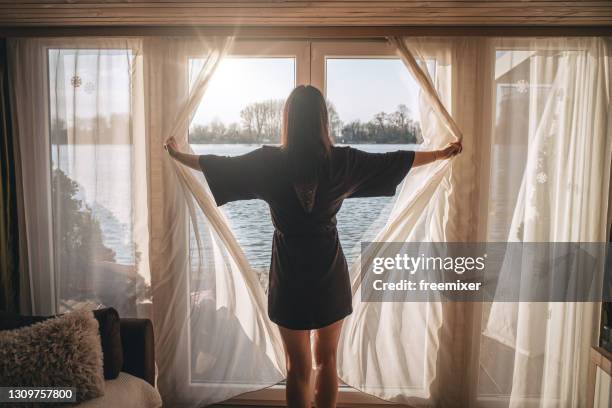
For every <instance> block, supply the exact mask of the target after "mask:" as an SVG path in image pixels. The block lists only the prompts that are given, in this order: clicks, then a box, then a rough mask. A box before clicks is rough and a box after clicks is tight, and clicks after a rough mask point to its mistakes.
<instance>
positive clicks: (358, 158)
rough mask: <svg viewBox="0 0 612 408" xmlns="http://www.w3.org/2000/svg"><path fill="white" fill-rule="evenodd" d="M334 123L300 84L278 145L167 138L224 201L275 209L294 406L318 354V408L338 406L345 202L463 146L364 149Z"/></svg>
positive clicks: (279, 319) (385, 192) (276, 266)
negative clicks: (346, 143) (229, 145)
mask: <svg viewBox="0 0 612 408" xmlns="http://www.w3.org/2000/svg"><path fill="white" fill-rule="evenodd" d="M328 128H329V125H328V115H327V106H326V103H325V99H324V97H323V95H322V94H321V92H320V91H319V90H318V89H316V88H315V87H312V86H298V87H297V88H295V89H294V90H293V91H292V92H291V94H290V95H289V98H288V99H287V101H286V102H285V107H284V112H283V128H282V129H283V130H282V136H281V146H279V147H276V146H263V147H261V148H259V149H256V150H254V151H252V152H250V153H247V154H245V155H242V156H235V157H224V156H216V155H208V154H205V155H200V156H197V155H190V154H186V153H181V152H179V151H177V149H176V143H175V142H174V141H172V140H171V141H170V142H169V143H168V144H167V145H166V147H167V149H168V151H169V153H170V155H171V156H172V157H174V158H175V159H176V160H178V161H180V162H181V163H183V164H185V165H187V166H189V167H191V168H193V169H196V170H201V171H203V172H204V176H205V177H206V180H207V182H208V184H209V186H210V190H211V192H212V194H213V196H214V198H215V201H216V203H217V205H219V206H221V205H223V204H225V203H227V202H230V201H237V200H249V199H261V200H264V201H265V202H266V203H267V204H268V206H269V208H270V213H271V216H272V222H273V224H274V228H275V229H274V237H273V242H272V260H271V265H270V274H269V279H270V281H269V291H268V316H269V317H270V320H272V321H273V322H274V323H276V324H277V325H278V326H279V329H280V333H281V336H282V339H283V345H284V348H285V355H286V365H287V384H286V394H287V405H288V406H289V407H310V395H309V394H310V391H309V390H310V388H309V384H310V376H311V373H312V354H311V353H312V352H314V357H315V358H314V360H315V363H316V371H315V396H314V398H315V403H316V406H317V407H320V408H324V407H334V406H335V404H336V396H337V390H338V380H337V374H336V350H337V346H338V339H339V336H340V330H341V327H342V321H343V319H344V318H345V317H346V316H347V315H349V314H350V313H351V312H352V304H351V288H350V281H349V271H348V266H347V263H346V259H345V257H344V253H343V251H342V246H341V245H340V240H339V239H338V230H337V229H336V214H337V213H338V211H339V210H340V207H341V206H342V202H343V201H344V200H345V199H347V198H353V197H376V196H393V195H394V194H395V190H396V187H397V185H398V184H399V183H400V182H401V181H402V180H403V179H404V177H405V176H406V174H407V173H408V171H409V170H410V168H411V167H413V166H419V165H423V164H426V163H430V162H432V161H435V160H437V159H443V158H448V157H451V156H453V155H455V154H457V153H459V152H460V151H461V145H460V144H457V143H455V144H451V145H449V146H448V147H447V148H445V149H444V150H440V151H431V152H413V151H404V150H400V151H396V152H391V153H366V152H363V151H361V150H358V149H354V148H351V147H339V146H334V145H333V144H332V142H331V139H330V137H329V131H328ZM311 330H312V331H314V336H313V340H314V344H312V346H313V347H311V336H310V331H311Z"/></svg>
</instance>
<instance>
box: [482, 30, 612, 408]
mask: <svg viewBox="0 0 612 408" xmlns="http://www.w3.org/2000/svg"><path fill="white" fill-rule="evenodd" d="M495 43H496V49H497V53H498V56H499V57H498V58H497V63H496V67H495V68H496V81H495V85H496V91H497V106H496V108H497V122H496V127H495V133H494V140H493V143H492V150H491V151H492V154H493V158H492V162H495V163H499V164H493V165H492V172H491V175H492V176H491V177H492V184H491V185H492V191H491V195H490V200H491V203H492V205H493V208H494V211H493V212H491V213H490V216H489V218H490V225H489V233H488V235H489V239H491V240H508V241H519V242H606V241H607V232H608V231H609V229H608V228H609V219H608V205H609V203H608V199H609V189H610V162H611V159H612V156H611V148H612V122H611V118H612V116H611V113H612V105H611V104H610V90H611V89H610V80H611V74H610V62H611V59H610V58H611V52H610V50H611V48H610V40H609V39H605V38H573V39H531V38H529V39H498V40H496V42H495ZM509 162H511V163H512V164H511V165H512V166H513V168H514V169H516V170H515V171H513V172H512V173H508V172H507V171H505V172H504V169H503V167H504V166H509V165H510V164H509ZM520 165H522V166H520ZM494 184H495V189H493V185H494ZM504 203H506V205H503V204H504ZM509 203H512V204H513V205H507V204H509ZM506 272H507V273H511V274H525V273H527V272H526V271H521V270H516V269H513V270H512V271H510V270H508V271H506ZM529 278H530V277H529V276H523V277H522V278H521V279H526V280H528V279H529ZM597 310H598V305H595V304H592V303H571V302H565V303H501V302H500V303H493V304H492V305H491V310H490V313H489V314H488V315H487V314H485V322H486V325H485V332H484V334H485V335H486V336H487V337H489V338H491V339H494V340H495V342H491V341H490V340H488V339H487V338H483V339H482V342H481V350H484V351H485V352H489V353H490V352H495V353H496V355H497V356H498V357H497V361H496V362H494V365H496V366H498V367H501V366H503V367H506V369H505V370H499V369H495V367H492V366H491V365H492V364H493V363H492V362H491V361H487V360H486V359H483V360H482V364H483V365H484V366H487V365H488V366H489V367H487V368H488V372H489V373H490V377H491V379H492V380H493V381H494V383H495V384H497V387H498V392H499V393H500V394H505V396H506V397H507V399H506V401H507V404H505V405H504V406H509V407H524V406H539V407H545V406H546V407H549V406H554V407H583V406H586V404H587V401H586V394H585V390H586V379H587V364H588V355H589V349H590V346H591V345H593V344H595V336H594V335H595V333H596V332H597V328H598V318H597V316H598V314H597Z"/></svg>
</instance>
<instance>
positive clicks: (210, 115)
mask: <svg viewBox="0 0 612 408" xmlns="http://www.w3.org/2000/svg"><path fill="white" fill-rule="evenodd" d="M201 64H202V61H201V60H198V59H192V60H191V61H190V81H193V79H194V77H195V76H196V75H197V74H198V73H199V70H200V68H201ZM294 87H295V59H294V58H234V57H230V58H225V59H224V60H223V61H222V62H221V63H220V65H219V68H218V69H217V71H216V72H215V74H214V76H213V78H212V79H211V82H210V84H209V86H208V89H207V91H206V93H205V95H204V97H203V98H202V101H201V103H200V105H199V107H198V109H197V112H196V113H195V115H194V117H193V120H192V122H191V126H190V129H189V142H190V144H191V147H192V149H193V150H194V151H195V152H196V153H198V154H204V153H208V154H218V155H226V156H235V155H240V154H244V153H248V152H249V151H252V150H253V149H255V148H257V147H259V146H261V145H262V144H276V143H279V142H280V123H281V111H282V107H283V104H284V101H285V98H286V97H287V96H288V95H289V93H290V92H291V90H292V89H293V88H294ZM200 177H202V178H203V175H201V174H200ZM223 211H224V213H225V215H226V216H227V219H228V221H229V224H230V226H231V228H232V232H233V233H234V234H235V236H236V239H237V240H238V243H239V244H240V246H241V247H242V249H243V250H244V252H245V254H246V256H247V258H248V260H249V263H250V264H251V266H252V267H253V268H254V269H255V272H256V273H257V274H258V277H259V281H260V282H261V284H262V286H263V287H264V289H265V288H266V287H267V284H268V268H269V263H270V254H271V249H272V234H273V231H274V230H273V228H274V227H273V226H272V223H271V221H270V213H269V210H268V206H267V204H266V203H265V202H263V201H261V200H249V201H237V202H233V203H228V204H226V205H224V206H223ZM207 228H208V225H207V223H206V221H205V219H204V218H203V216H202V214H201V213H200V212H198V229H199V231H201V232H206V231H207ZM200 237H201V238H202V242H201V244H202V249H203V251H204V254H203V256H202V258H201V261H202V262H203V264H200V259H198V257H199V253H198V247H197V242H196V239H195V238H196V236H195V232H194V230H193V228H191V243H190V245H191V251H190V252H191V262H192V273H191V277H190V293H191V300H192V306H191V307H192V308H191V313H190V330H191V335H190V336H191V337H190V339H191V342H190V346H191V349H190V353H191V359H190V361H191V381H192V382H196V383H197V382H220V383H223V382H226V381H227V380H226V379H225V378H224V377H223V376H222V373H223V372H224V371H225V370H223V369H222V368H220V366H219V364H222V360H220V359H218V358H217V356H215V355H214V352H213V351H212V350H211V348H210V347H211V346H210V342H208V341H207V339H208V338H209V336H211V335H212V334H213V330H214V329H211V327H213V328H214V327H216V326H217V325H218V326H219V327H223V328H224V329H223V330H225V331H226V332H230V331H232V332H233V330H235V331H236V333H242V330H240V329H239V328H238V327H237V326H236V325H238V324H239V323H238V322H237V321H236V320H235V319H234V318H233V316H232V315H231V314H230V313H227V311H226V310H225V309H224V308H220V309H218V308H217V306H216V303H215V296H216V293H215V290H216V289H215V288H216V283H217V281H216V278H215V276H216V274H215V270H214V267H215V264H214V261H213V260H212V259H213V257H214V254H213V253H212V243H211V242H207V240H209V239H210V235H209V234H206V233H202V234H200ZM217 262H219V261H217ZM203 322H206V323H205V324H204V323H203ZM238 335H240V334H238ZM228 358H229V357H228ZM238 358H239V359H250V358H253V356H252V355H245V356H238ZM267 370H268V369H264V370H263V371H262V373H261V374H262V381H263V379H265V378H267V376H268V375H269V374H267V373H268V371H267ZM270 372H272V371H271V369H270ZM248 378H250V374H249V373H245V378H244V381H247V379H248ZM233 381H234V382H237V383H240V382H241V381H242V380H241V379H240V378H233Z"/></svg>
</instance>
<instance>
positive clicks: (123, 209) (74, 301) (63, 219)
mask: <svg viewBox="0 0 612 408" xmlns="http://www.w3.org/2000/svg"><path fill="white" fill-rule="evenodd" d="M9 47H10V51H9V52H10V56H11V59H10V61H11V70H10V74H11V83H12V86H13V87H12V93H13V100H14V102H15V117H16V135H17V137H18V138H19V143H20V145H21V150H20V153H21V161H22V164H23V174H22V176H23V178H22V188H23V192H24V197H23V202H24V207H25V212H26V214H27V217H26V220H25V223H26V231H25V235H26V237H27V238H26V239H27V252H28V253H27V259H28V260H29V274H30V278H29V281H30V282H31V291H32V300H33V305H32V311H33V313H35V314H51V313H60V312H65V311H69V310H72V309H75V308H82V307H88V308H97V307H100V306H104V305H106V306H109V305H112V306H114V307H115V308H117V309H118V310H119V312H120V313H121V314H122V315H124V316H138V315H146V313H147V309H148V303H149V302H148V298H147V292H148V286H149V284H150V276H149V264H148V259H149V257H148V251H149V243H148V236H149V234H148V209H147V207H148V203H147V190H146V185H145V184H142V183H141V182H140V180H143V179H145V177H146V161H145V160H146V154H145V153H146V148H145V135H144V132H143V127H142V125H143V123H144V116H143V104H142V102H143V101H142V54H141V42H140V41H139V40H136V39H124V38H123V39H119V38H100V39H88V38H81V39H79V40H75V39H70V38H56V39H11V40H10V41H9ZM139 73H140V74H139Z"/></svg>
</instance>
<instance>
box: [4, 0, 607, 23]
mask: <svg viewBox="0 0 612 408" xmlns="http://www.w3.org/2000/svg"><path fill="white" fill-rule="evenodd" d="M111 25H112V26H134V25H139V26H184V25H198V26H212V25H214V26H235V25H241V26H262V25H264V26H268V27H270V26H293V27H296V26H311V27H312V26H428V25H435V26H450V25H452V26H495V25H512V26H517V25H518V26H551V25H553V26H612V0H596V1H586V0H575V1H550V0H543V1H542V0H541V1H531V0H522V1H507V0H495V1H470V0H463V1H442V0H432V1H416V0H406V1H380V0H355V1H348V0H347V1H334V0H330V1H294V0H276V1H256V0H251V1H244V0H243V1H232V0H219V1H194V0H191V1H188V0H175V1H168V0H165V1H164V0H154V1H142V0H102V1H101V0H97V1H96V0H23V1H11V2H9V1H6V0H0V26H4V27H7V26H22V27H32V26H39V27H42V26H111Z"/></svg>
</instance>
